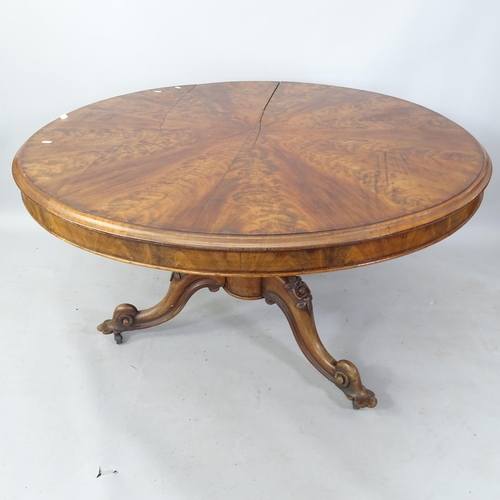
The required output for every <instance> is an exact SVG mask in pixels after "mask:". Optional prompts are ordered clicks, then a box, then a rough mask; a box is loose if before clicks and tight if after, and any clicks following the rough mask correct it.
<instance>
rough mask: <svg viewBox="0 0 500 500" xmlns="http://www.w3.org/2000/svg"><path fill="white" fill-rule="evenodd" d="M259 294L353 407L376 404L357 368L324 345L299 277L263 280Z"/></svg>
mask: <svg viewBox="0 0 500 500" xmlns="http://www.w3.org/2000/svg"><path fill="white" fill-rule="evenodd" d="M262 295H263V297H264V298H265V299H266V302H267V303H268V304H277V305H278V306H279V307H280V309H281V310H282V311H283V313H284V314H285V316H286V318H287V319H288V322H289V323H290V327H291V329H292V331H293V334H294V336H295V340H296V341H297V343H298V344H299V347H300V349H301V350H302V352H303V353H304V355H305V356H306V358H307V359H308V360H309V361H310V362H311V363H312V365H313V366H314V367H315V368H316V369H317V370H319V371H320V372H321V373H322V374H323V375H324V376H325V377H326V378H328V379H329V380H331V381H332V382H333V383H334V384H335V385H336V386H337V387H338V388H339V389H340V390H341V391H343V392H344V394H345V395H346V397H347V398H348V399H350V400H351V401H352V404H353V407H354V408H356V409H358V408H365V407H367V408H373V407H374V406H375V405H376V404H377V399H376V398H375V394H374V393H373V392H372V391H370V390H369V389H367V388H366V387H365V386H364V385H363V384H362V382H361V376H360V375H359V371H358V369H357V368H356V366H355V365H354V364H353V363H351V362H350V361H347V360H345V359H342V360H340V361H337V360H335V359H334V358H333V357H332V356H331V355H330V353H329V352H328V351H327V350H326V349H325V347H324V346H323V344H322V342H321V340H320V338H319V335H318V332H317V330H316V324H315V322H314V316H313V309H312V295H311V292H310V290H309V287H308V286H307V285H306V284H305V283H304V282H303V281H302V279H301V278H300V277H299V276H292V277H288V278H282V277H273V278H262Z"/></svg>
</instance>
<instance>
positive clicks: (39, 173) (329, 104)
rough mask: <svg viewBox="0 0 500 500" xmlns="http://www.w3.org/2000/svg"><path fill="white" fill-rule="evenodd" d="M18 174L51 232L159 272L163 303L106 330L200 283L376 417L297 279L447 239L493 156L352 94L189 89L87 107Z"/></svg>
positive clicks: (108, 326)
mask: <svg viewBox="0 0 500 500" xmlns="http://www.w3.org/2000/svg"><path fill="white" fill-rule="evenodd" d="M13 173H14V178H15V180H16V182H17V184H18V186H19V188H20V189H21V191H22V196H23V201H24V203H25V205H26V207H27V209H28V210H29V212H30V213H31V215H32V216H33V217H34V218H35V219H36V220H37V221H38V222H39V223H40V224H41V225H42V226H43V227H45V228H46V229H47V230H48V231H50V232H51V233H53V234H55V235H57V236H59V237H60V238H63V239H64V240H66V241H68V242H71V243H73V244H75V245H77V246H80V247H82V248H85V249H87V250H90V251H92V252H95V253H98V254H102V255H105V256H108V257H111V258H114V259H118V260H123V261H126V262H132V263H136V264H142V265H146V266H153V267H157V268H161V269H170V270H172V271H174V272H173V275H172V281H171V285H170V289H169V291H168V292H167V295H166V296H165V298H164V299H162V300H161V301H160V302H159V303H158V304H157V305H156V306H154V307H151V308H149V309H145V310H143V311H139V310H138V309H137V308H136V307H135V306H133V305H131V304H121V305H119V306H118V307H117V308H116V309H115V311H114V313H113V317H112V318H111V319H108V320H106V321H104V322H103V323H102V324H100V325H99V327H98V328H99V330H100V331H102V332H103V333H105V334H111V333H113V334H114V335H115V339H116V341H117V342H118V343H121V341H122V335H121V334H122V332H124V331H131V330H137V329H142V328H148V327H151V326H155V325H159V324H160V323H163V322H165V321H168V320H170V319H171V318H173V317H174V316H175V315H176V314H178V313H179V312H180V311H181V310H182V308H183V307H184V305H185V304H186V302H187V301H188V300H189V298H190V297H191V295H192V294H193V293H195V292H196V291H198V290H200V289H202V288H207V287H208V288H209V289H210V290H212V291H216V290H218V289H219V288H221V287H223V288H224V289H225V290H226V291H227V292H228V293H229V294H231V295H233V296H235V297H238V298H243V299H248V300H253V299H260V298H264V299H265V300H266V302H268V303H270V304H277V305H278V306H279V307H280V309H281V310H282V311H283V313H284V314H285V316H286V318H287V319H288V321H289V323H290V327H291V329H292V331H293V333H294V336H295V338H296V340H297V343H298V345H299V346H300V348H301V350H302V351H303V353H304V354H305V356H306V357H307V359H309V361H310V362H311V363H312V364H313V365H314V366H315V367H316V368H317V369H318V370H319V371H320V372H321V373H322V374H323V375H324V376H325V377H327V378H328V379H329V380H331V381H332V382H333V383H334V384H335V385H336V386H337V387H339V388H340V389H341V390H342V391H343V392H344V394H345V395H346V396H347V397H348V398H349V399H350V400H351V401H352V402H353V405H354V407H355V408H361V407H368V408H372V407H374V406H375V405H376V403H377V400H376V398H375V395H374V393H373V392H372V391H370V390H369V389H366V388H365V386H364V385H363V384H362V382H361V377H360V375H359V372H358V369H357V368H356V366H355V365H354V364H353V363H351V362H350V361H348V360H340V361H337V360H336V359H335V358H334V357H333V356H331V355H330V354H329V353H328V352H327V350H326V349H325V347H324V346H323V344H322V342H321V340H320V338H319V336H318V332H317V330H316V326H315V323H314V317H313V311H312V295H311V293H310V291H309V288H308V287H307V285H306V284H305V283H304V282H303V281H302V279H301V278H300V277H299V276H295V275H296V274H299V273H312V272H320V271H328V270H335V269H344V268H348V267H355V266H360V265H363V264H368V263H371V262H377V261H380V260H384V259H389V258H393V257H397V256H399V255H404V254H406V253H409V252H412V251H415V250H418V249H419V248H422V247H425V246H427V245H430V244H432V243H435V242H436V241H439V240H440V239H442V238H444V237H446V236H448V235H449V234H451V233H452V232H453V231H455V230H457V229H458V228H459V227H461V226H462V225H463V224H464V223H465V222H467V221H468V220H469V219H470V217H472V215H473V214H474V212H475V211H476V210H477V208H478V207H479V205H480V203H481V200H482V196H483V191H484V189H485V187H486V185H487V183H488V181H489V179H490V176H491V162H490V160H489V158H488V155H487V154H486V153H485V151H484V150H483V149H482V147H481V146H480V145H479V144H478V143H477V141H476V140H475V139H474V138H473V137H472V136H471V135H470V134H468V133H467V132H466V131H465V130H463V129H462V128H460V127H459V126H458V125H456V124H454V123H453V122H451V121H449V120H447V119H446V118H444V117H442V116H441V115H439V114H437V113H434V112H432V111H429V110H428V109H425V108H422V107H420V106H417V105H415V104H411V103H409V102H406V101H402V100H399V99H395V98H392V97H387V96H384V95H380V94H374V93H370V92H364V91H359V90H352V89H345V88H338V87H329V86H324V85H310V84H297V83H280V82H234V83H219V84H207V85H191V86H184V87H170V88H164V89H156V90H149V91H144V92H138V93H135V94H130V95H126V96H121V97H116V98H114V99H108V100H106V101H102V102H99V103H96V104H92V105H90V106H86V107H84V108H81V109H79V110H76V111H74V112H72V113H70V114H69V116H68V117H66V118H64V119H63V118H61V119H58V120H56V121H54V122H53V123H51V124H49V125H47V126H46V127H44V128H43V129H41V130H40V131H39V132H37V133H36V134H35V135H34V136H33V137H31V139H29V140H28V141H27V142H26V143H25V144H24V146H23V147H22V148H21V149H20V150H19V152H18V154H17V156H16V158H15V159H14V163H13Z"/></svg>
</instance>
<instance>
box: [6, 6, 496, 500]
mask: <svg viewBox="0 0 500 500" xmlns="http://www.w3.org/2000/svg"><path fill="white" fill-rule="evenodd" d="M499 20H500V4H499V3H498V2H496V1H493V0H474V1H472V0H471V1H469V0H466V1H458V0H455V1H452V0H448V1H440V0H434V1H430V0H427V1H425V0H405V1H404V2H402V1H400V0H398V1H395V0H393V1H389V0H381V1H378V2H373V1H372V0H370V1H368V0H363V1H351V2H345V1H342V2H340V1H336V0H328V1H327V0H309V1H308V2H299V1H296V0H288V1H285V0H267V1H263V0H255V1H252V2H250V1H246V0H245V1H234V0H233V1H222V0H212V1H210V2H208V1H206V2H204V1H201V0H191V1H189V2H185V1H184V2H182V1H171V2H166V1H159V0H156V1H155V0H143V1H141V2H139V1H136V2H133V1H129V0H121V1H117V0H108V1H104V2H103V1H100V2H97V1H95V0H90V1H86V2H81V1H80V2H77V1H70V0H47V1H45V2H41V1H36V0H17V1H14V0H3V2H2V4H1V9H0V70H1V73H0V74H1V78H0V160H1V161H0V165H1V169H0V238H1V240H0V242H1V252H2V254H1V256H2V259H1V262H0V265H1V269H0V271H1V276H2V278H1V282H0V283H1V290H0V293H1V299H2V315H1V318H2V321H1V324H2V335H1V349H0V498H1V499H9V500H12V499H25V498H26V499H28V498H29V499H32V498H47V499H54V498H75V499H89V498H92V499H115V498H116V499H118V498H120V499H128V498H147V499H157V498H158V499H160V498H168V499H225V498H228V499H252V500H253V499H271V498H272V499H289V498H297V499H310V498H340V497H345V496H347V495H349V496H351V497H353V498H360V499H384V500H387V499H401V498H404V499H419V500H422V499H441V498H453V499H462V498H463V499H469V498H476V499H481V500H485V499H498V498H500V480H499V474H498V471H499V470H500V455H499V451H498V450H499V447H500V430H499V425H498V415H499V413H500V397H499V395H498V380H499V376H500V360H499V357H500V353H499V351H500V349H499V344H500V341H499V333H500V323H499V309H500V294H499V288H500V286H499V278H500V271H499V263H500V257H499V253H500V236H499V232H498V219H499V208H500V206H499V205H500V203H499V192H500V186H499V181H498V180H497V176H496V175H494V177H493V180H492V182H491V184H490V186H489V188H488V189H487V191H486V196H485V200H484V202H483V205H482V207H481V208H480V210H479V212H478V214H477V215H476V216H475V217H474V218H473V219H472V220H471V221H470V222H469V224H468V225H466V226H465V227H464V228H463V229H461V230H460V231H459V232H458V233H456V234H455V235H453V236H451V237H450V238H448V239H447V240H445V241H443V242H441V243H439V244H438V245H435V246H433V247H431V248H429V249H426V250H424V251H421V252H418V253H416V254H413V255H410V256H407V257H404V258H401V259H397V260H394V261H391V262H387V263H383V264H378V265H375V266H369V267H366V268H362V269H355V270H351V271H343V272H339V273H336V274H322V275H315V276H310V277H308V278H307V282H308V283H309V285H310V287H311V288H312V290H313V294H314V297H315V313H316V316H317V323H318V327H319V328H320V333H321V335H322V337H323V340H324V342H325V344H326V346H327V347H328V348H329V350H330V351H331V352H332V354H333V355H334V356H336V357H337V358H341V357H344V356H345V357H347V358H349V359H351V360H352V361H354V362H355V363H356V364H357V365H358V367H359V368H360V370H361V372H362V375H363V379H364V381H365V384H366V385H367V386H368V387H370V388H372V389H373V390H374V391H375V392H376V393H377V396H378V399H379V405H378V406H377V408H376V409H374V410H363V411H359V412H354V411H353V410H351V409H350V407H349V403H348V401H347V400H345V399H344V397H343V395H342V394H341V393H340V392H339V391H337V390H336V389H335V388H334V387H333V386H332V385H331V384H330V383H329V382H328V381H327V380H326V379H324V378H323V377H322V376H321V375H320V374H319V373H317V372H316V371H315V370H314V369H313V368H312V367H310V366H309V364H308V363H307V361H306V360H305V359H303V357H302V355H301V354H300V352H299V351H298V348H297V347H296V345H295V344H294V341H293V338H292V335H291V333H290V332H289V329H288V325H287V324H286V321H285V319H284V317H283V316H282V315H281V313H280V311H279V310H278V309H277V308H276V307H274V308H271V307H268V306H266V305H265V304H264V303H263V302H261V301H258V302H242V301H235V300H234V299H232V298H230V297H228V296H226V295H225V294H224V293H223V292H219V293H218V294H216V295H213V294H209V293H208V292H206V291H203V292H200V293H199V295H197V296H195V297H194V298H193V299H192V302H191V303H190V304H188V306H187V307H186V309H185V311H184V312H183V313H182V314H181V315H180V316H178V317H177V318H176V319H175V320H174V321H172V323H170V324H166V325H163V326H161V327H158V328H156V329H154V330H151V331H147V332H144V333H142V334H136V335H135V336H133V337H130V340H129V341H128V342H127V343H125V344H123V345H122V346H116V345H115V344H114V343H113V341H112V339H111V338H109V337H105V336H102V335H100V334H99V333H98V332H97V331H95V326H96V325H97V324H98V323H99V322H100V321H102V320H103V319H104V318H106V317H109V314H110V313H111V311H112V309H113V308H114V306H115V305H116V304H118V303H119V302H125V301H131V302H133V303H136V305H138V306H139V307H145V306H149V305H151V304H152V303H154V302H156V300H158V299H159V298H160V297H161V295H162V294H163V293H164V291H165V289H166V287H167V284H168V275H167V274H165V273H161V272H158V271H155V270H150V269H143V268H139V267H135V266H130V265H126V264H121V263H118V262H114V261H111V260H107V259H103V258H100V257H97V256H94V255H91V254H89V253H86V252H84V251H82V250H79V249H76V248H73V247H71V246H70V245H67V244H65V243H63V242H61V241H59V240H57V239H56V238H54V237H52V236H50V235H49V234H47V233H46V232H45V231H43V230H42V229H41V228H39V227H38V226H37V225H36V223H34V222H33V221H32V220H31V219H30V218H29V216H28V215H27V213H26V212H25V210H24V208H23V206H22V204H21V201H20V197H19V193H18V191H17V189H16V187H15V185H14V183H13V181H12V179H11V174H10V164H11V161H12V158H13V156H14V154H15V152H16V150H17V149H18V148H19V147H20V146H21V144H22V143H23V142H24V141H25V140H26V139H27V138H28V137H29V136H30V135H31V134H32V133H34V132H35V131H36V130H38V129H39V128H41V127H42V126H43V125H45V124H46V123H47V122H49V121H51V120H53V119H55V118H56V117H58V116H59V115H61V114H63V113H67V112H70V111H71V110H73V109H75V108H78V107H80V106H84V105H86V104H89V103H91V102H94V101H96V100H100V99H105V98H108V97H111V96H115V95H118V94H123V93H128V92H132V91H137V90H142V89H147V88H153V87H159V86H168V85H181V84H190V83H202V82H212V81H224V80H288V81H304V82H315V83H325V84H333V85H341V86H348V87H354V88H360V89H366V90H373V91H377V92H381V93H385V94H389V95H393V96H396V97H401V98H404V99H407V100H410V101H413V102H416V103H418V104H421V105H424V106H426V107H429V108H431V109H433V110H435V111H438V112H440V113H442V114H443V115H445V116H447V117H448V118H450V119H452V120H454V121H456V122H457V123H459V124H460V125H462V126H463V127H464V128H466V129H467V130H469V131H470V132H471V133H472V134H473V135H474V136H475V137H476V138H477V139H478V140H479V141H480V142H481V143H482V144H483V146H484V147H485V148H486V149H487V151H488V152H489V154H490V156H491V158H492V161H493V164H494V165H495V164H500V161H499V160H500V142H499V140H498V139H499V134H498V117H499V116H500V98H499V88H500V58H499V55H498V54H499V48H500V31H499V30H498V22H499ZM99 467H100V468H101V470H102V471H103V475H102V476H101V477H99V478H96V476H97V473H98V470H99ZM114 470H117V471H118V472H117V473H116V474H111V473H109V474H108V472H111V471H114Z"/></svg>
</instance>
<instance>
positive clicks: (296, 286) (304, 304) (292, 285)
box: [283, 276, 312, 311]
mask: <svg viewBox="0 0 500 500" xmlns="http://www.w3.org/2000/svg"><path fill="white" fill-rule="evenodd" d="M283 287H284V289H285V290H291V292H292V294H293V296H294V298H295V299H296V304H295V307H297V308H298V309H308V310H309V311H310V310H311V307H312V294H311V290H309V287H308V286H307V285H306V284H305V283H304V282H303V281H302V278H301V277H300V276H289V277H288V278H286V283H285V284H284V285H283Z"/></svg>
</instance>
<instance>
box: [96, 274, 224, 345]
mask: <svg viewBox="0 0 500 500" xmlns="http://www.w3.org/2000/svg"><path fill="white" fill-rule="evenodd" d="M224 283H225V278H224V277H219V276H197V275H192V274H181V273H172V277H171V278H170V288H169V289H168V292H167V295H165V298H164V299H163V300H161V301H160V302H159V303H158V304H156V305H155V306H153V307H150V308H149V309H144V310H143V311H138V310H137V308H136V307H135V306H133V305H132V304H120V305H119V306H117V307H116V309H115V311H114V313H113V318H111V319H107V320H106V321H104V322H103V323H101V324H100V325H99V326H98V327H97V329H98V330H99V331H101V332H102V333H104V334H108V333H114V334H115V340H116V341H117V343H121V332H124V331H130V330H140V329H142V328H149V327H150V326H156V325H160V324H161V323H165V321H168V320H170V319H172V318H173V317H174V316H176V315H177V314H179V313H180V312H181V311H182V309H183V307H184V306H185V305H186V303H187V301H188V300H189V298H190V297H191V296H192V295H193V294H194V293H195V292H197V291H198V290H200V289H202V288H208V289H209V290H210V291H212V292H216V291H217V290H218V289H219V288H220V287H222V286H224Z"/></svg>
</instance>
